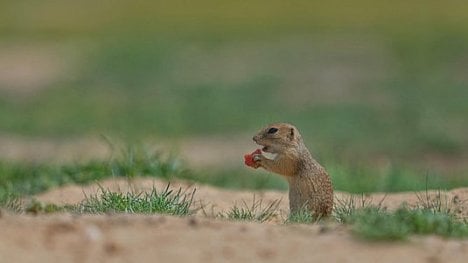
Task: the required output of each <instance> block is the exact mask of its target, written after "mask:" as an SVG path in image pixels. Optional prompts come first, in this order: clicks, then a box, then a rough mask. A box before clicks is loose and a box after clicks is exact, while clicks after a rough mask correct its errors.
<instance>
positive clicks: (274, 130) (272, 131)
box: [268, 128, 278, 134]
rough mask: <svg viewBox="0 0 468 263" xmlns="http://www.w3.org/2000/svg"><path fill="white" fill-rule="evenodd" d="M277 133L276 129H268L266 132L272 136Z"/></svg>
mask: <svg viewBox="0 0 468 263" xmlns="http://www.w3.org/2000/svg"><path fill="white" fill-rule="evenodd" d="M277 131H278V129H277V128H270V129H269V130H268V133H269V134H273V133H276V132H277Z"/></svg>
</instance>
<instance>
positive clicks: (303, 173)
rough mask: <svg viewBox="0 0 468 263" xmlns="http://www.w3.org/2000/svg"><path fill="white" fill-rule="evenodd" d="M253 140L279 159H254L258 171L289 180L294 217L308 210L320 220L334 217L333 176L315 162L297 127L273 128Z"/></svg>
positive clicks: (282, 124)
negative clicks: (274, 174) (332, 214)
mask: <svg viewBox="0 0 468 263" xmlns="http://www.w3.org/2000/svg"><path fill="white" fill-rule="evenodd" d="M253 140H254V141H255V142H256V143H257V144H259V145H261V146H263V148H262V151H263V152H267V153H272V154H274V155H276V156H275V157H274V158H273V159H268V158H267V157H265V156H264V155H262V154H261V153H260V154H259V153H254V154H253V155H252V157H253V161H254V163H255V168H258V167H263V168H264V169H265V170H267V171H271V172H274V173H277V174H280V175H282V176H284V177H285V178H286V179H287V180H288V183H289V207H290V211H291V213H297V212H300V211H301V210H303V209H306V210H308V211H310V212H312V214H313V215H314V216H316V217H323V216H328V215H330V214H331V212H332V209H333V187H332V183H331V180H330V176H329V175H328V173H327V172H326V171H325V169H324V168H323V167H322V166H321V165H320V164H319V163H318V162H317V161H316V160H315V159H314V158H312V155H311V154H310V152H309V150H308V149H307V147H306V146H305V144H304V142H303V140H302V136H301V134H300V133H299V131H298V130H297V128H296V127H294V126H293V125H291V124H288V123H275V124H271V125H269V126H267V127H266V128H263V129H262V130H260V131H259V132H258V133H257V135H255V136H254V137H253Z"/></svg>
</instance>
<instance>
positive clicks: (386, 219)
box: [346, 207, 468, 240]
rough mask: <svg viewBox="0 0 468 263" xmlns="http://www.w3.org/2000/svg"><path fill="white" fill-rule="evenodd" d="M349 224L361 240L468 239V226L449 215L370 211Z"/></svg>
mask: <svg viewBox="0 0 468 263" xmlns="http://www.w3.org/2000/svg"><path fill="white" fill-rule="evenodd" d="M346 222H347V223H349V224H350V225H351V228H352V231H353V232H354V233H355V234H356V235H357V236H359V237H362V238H365V239H371V240H404V239H407V238H408V237H409V236H410V235H440V236H444V237H452V238H467V237H468V223H467V222H463V221H459V220H457V219H456V218H455V217H454V216H453V215H451V214H448V213H442V212H437V213H434V212H433V211H430V210H426V209H410V208H407V207H401V208H399V209H397V210H396V211H392V212H389V211H384V210H382V209H380V208H378V207H367V208H363V209H359V210H356V211H354V212H353V213H352V214H351V215H350V216H348V218H347V219H346Z"/></svg>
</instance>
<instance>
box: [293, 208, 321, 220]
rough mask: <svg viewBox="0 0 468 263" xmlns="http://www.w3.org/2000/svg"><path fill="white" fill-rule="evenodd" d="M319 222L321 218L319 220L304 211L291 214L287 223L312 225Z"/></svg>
mask: <svg viewBox="0 0 468 263" xmlns="http://www.w3.org/2000/svg"><path fill="white" fill-rule="evenodd" d="M319 220H320V218H317V217H316V216H315V215H314V214H313V213H311V212H310V211H308V210H305V209H303V210H300V211H299V212H296V213H291V214H290V215H289V217H288V219H287V220H286V222H287V223H295V224H312V223H315V222H317V221H319Z"/></svg>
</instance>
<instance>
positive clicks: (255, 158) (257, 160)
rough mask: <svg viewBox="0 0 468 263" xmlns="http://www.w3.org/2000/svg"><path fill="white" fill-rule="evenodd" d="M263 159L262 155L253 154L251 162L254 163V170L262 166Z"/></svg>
mask: <svg viewBox="0 0 468 263" xmlns="http://www.w3.org/2000/svg"><path fill="white" fill-rule="evenodd" d="M264 158H265V157H264V156H263V155H262V154H253V155H252V160H253V161H254V165H255V168H258V167H260V166H262V161H263V159H264Z"/></svg>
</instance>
